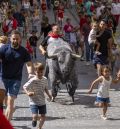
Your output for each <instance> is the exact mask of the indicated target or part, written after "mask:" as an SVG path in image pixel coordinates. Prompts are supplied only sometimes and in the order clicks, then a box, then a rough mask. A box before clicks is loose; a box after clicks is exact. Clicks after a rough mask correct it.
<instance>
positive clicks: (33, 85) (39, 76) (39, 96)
mask: <svg viewBox="0 0 120 129" xmlns="http://www.w3.org/2000/svg"><path fill="white" fill-rule="evenodd" d="M34 68H35V76H34V77H33V78H31V79H30V80H29V81H28V82H26V83H25V85H24V86H23V88H24V90H25V92H26V94H27V95H28V96H29V102H30V109H31V112H32V126H33V127H36V125H37V119H38V114H39V115H40V123H39V127H38V129H42V127H43V124H44V122H45V114H46V103H45V95H44V92H45V93H46V94H47V95H48V97H49V98H50V100H51V98H52V97H51V95H50V93H49V91H48V83H47V79H46V78H45V77H43V71H44V66H43V64H41V63H38V62H37V63H35V64H34Z"/></svg>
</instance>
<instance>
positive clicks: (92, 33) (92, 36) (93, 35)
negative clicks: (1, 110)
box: [88, 29, 97, 44]
mask: <svg viewBox="0 0 120 129" xmlns="http://www.w3.org/2000/svg"><path fill="white" fill-rule="evenodd" d="M96 34H97V31H96V30H95V29H92V30H91V31H90V33H89V36H88V42H89V44H91V43H93V42H94V41H95V40H96Z"/></svg>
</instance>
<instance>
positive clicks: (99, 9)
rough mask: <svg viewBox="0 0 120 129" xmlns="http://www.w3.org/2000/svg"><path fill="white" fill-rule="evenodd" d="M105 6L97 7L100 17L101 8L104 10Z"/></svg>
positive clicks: (97, 13)
mask: <svg viewBox="0 0 120 129" xmlns="http://www.w3.org/2000/svg"><path fill="white" fill-rule="evenodd" d="M104 8H105V6H103V5H102V6H100V7H97V9H96V15H97V17H99V16H100V15H101V10H103V9H104Z"/></svg>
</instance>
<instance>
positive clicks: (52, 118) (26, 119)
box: [13, 116, 65, 121]
mask: <svg viewBox="0 0 120 129" xmlns="http://www.w3.org/2000/svg"><path fill="white" fill-rule="evenodd" d="M57 119H65V117H51V116H46V121H52V120H57ZM38 120H39V117H38ZM13 121H32V116H31V117H14V118H13Z"/></svg>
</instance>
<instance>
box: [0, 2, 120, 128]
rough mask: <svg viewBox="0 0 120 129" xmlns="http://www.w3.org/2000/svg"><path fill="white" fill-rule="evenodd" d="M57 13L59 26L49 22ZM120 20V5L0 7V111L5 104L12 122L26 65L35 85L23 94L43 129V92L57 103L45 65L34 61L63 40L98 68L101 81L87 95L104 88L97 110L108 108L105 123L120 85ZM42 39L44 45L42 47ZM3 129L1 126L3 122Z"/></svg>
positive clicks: (3, 4)
mask: <svg viewBox="0 0 120 129" xmlns="http://www.w3.org/2000/svg"><path fill="white" fill-rule="evenodd" d="M51 5H52V6H51ZM68 8H72V9H73V8H74V10H75V13H76V15H77V16H78V17H79V21H80V22H79V25H76V26H75V25H73V24H72V19H71V18H70V17H68V18H67V19H65V17H64V14H65V10H66V9H68ZM52 9H53V13H54V24H50V23H49V17H48V16H47V11H49V10H52ZM119 17H120V1H119V0H114V1H104V0H101V1H95V0H83V1H82V0H76V1H75V0H71V1H68V0H65V1H62V0H51V1H50V0H21V1H19V0H18V1H17V0H16V1H14V0H11V2H8V1H7V0H6V1H2V2H1V5H0V32H1V36H0V70H1V71H0V110H1V111H3V105H5V107H6V109H5V116H6V118H7V120H8V121H10V120H11V119H12V116H13V113H14V111H15V107H14V101H15V99H16V98H17V95H18V93H19V90H20V87H21V79H22V69H23V65H24V64H26V66H27V71H28V75H29V76H28V78H30V80H29V81H28V82H26V83H25V84H24V86H23V89H24V91H25V93H26V94H27V95H28V96H29V98H30V109H31V112H32V118H33V119H32V126H33V127H36V125H37V117H38V113H39V114H40V115H41V117H40V124H39V127H38V129H42V126H43V124H44V121H45V114H46V103H45V96H44V92H45V93H46V94H47V95H48V97H49V98H50V100H53V96H52V95H51V93H49V91H48V84H47V79H46V78H45V77H43V71H44V65H43V64H42V63H40V62H36V63H33V62H32V61H33V59H35V60H36V59H37V57H38V55H37V53H36V49H39V50H40V52H41V53H42V55H44V56H45V55H46V53H47V52H46V47H47V45H48V43H49V42H51V41H49V38H50V37H52V39H57V38H62V39H63V40H64V41H66V42H67V43H68V44H69V45H70V47H71V49H72V50H73V52H74V53H76V54H81V58H80V61H86V65H91V63H92V64H93V65H94V66H95V68H96V69H97V74H98V78H97V79H96V80H95V81H94V82H93V83H92V84H91V87H90V89H89V91H88V93H91V92H92V90H93V87H94V86H95V84H96V83H99V90H98V93H97V98H96V103H97V104H96V105H99V106H100V107H102V108H103V114H102V118H103V119H104V120H105V119H107V116H106V112H107V107H108V105H109V102H110V99H109V91H108V90H109V88H110V85H111V83H117V82H119V81H120V45H119V43H117V41H116V33H117V26H118V25H119V21H120V19H119ZM64 21H65V23H64ZM29 34H30V35H29ZM41 37H43V39H44V40H43V41H42V42H41V44H40V46H39V48H38V41H39V39H40V38H41ZM23 38H24V39H25V41H26V44H25V47H23V46H22V45H21V44H22V39H23ZM13 68H14V69H13ZM110 71H111V72H110ZM33 74H34V75H33ZM46 77H47V76H46ZM112 78H113V79H112ZM0 113H1V112H0ZM0 119H1V115H0ZM8 124H9V122H8ZM0 127H2V126H1V121H0ZM3 129H4V128H3ZM11 129H12V127H11Z"/></svg>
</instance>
